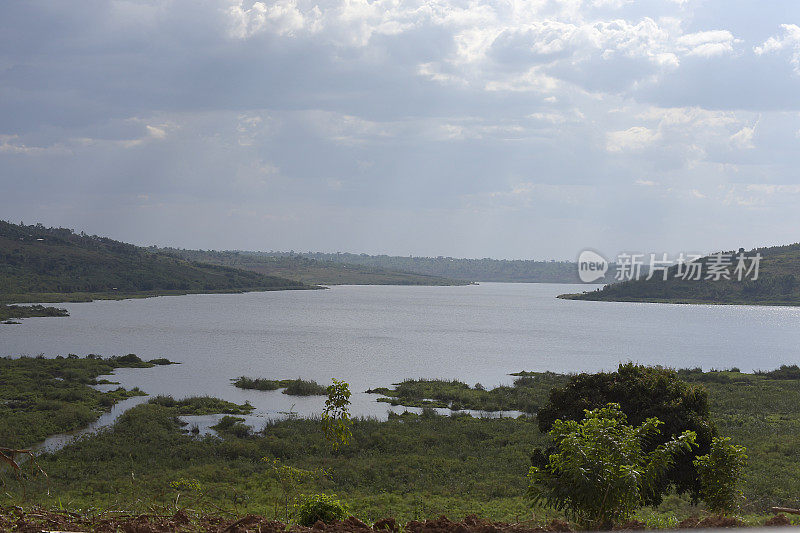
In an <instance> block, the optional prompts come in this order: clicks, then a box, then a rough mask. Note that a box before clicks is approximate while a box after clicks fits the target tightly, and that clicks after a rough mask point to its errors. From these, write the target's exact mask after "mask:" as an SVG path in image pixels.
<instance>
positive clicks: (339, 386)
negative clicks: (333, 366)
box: [322, 379, 352, 450]
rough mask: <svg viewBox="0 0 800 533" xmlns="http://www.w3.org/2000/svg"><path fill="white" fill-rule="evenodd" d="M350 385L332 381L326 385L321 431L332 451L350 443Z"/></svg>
mask: <svg viewBox="0 0 800 533" xmlns="http://www.w3.org/2000/svg"><path fill="white" fill-rule="evenodd" d="M349 405H350V385H348V384H347V382H346V381H339V380H337V379H334V380H333V384H331V385H328V399H327V400H325V411H323V413H322V431H323V434H324V435H325V440H327V441H328V442H329V443H330V445H331V447H332V448H333V449H334V450H337V449H338V448H339V446H345V445H347V444H348V443H349V442H350V437H352V433H351V432H350V424H351V422H350V412H349V411H348V407H349Z"/></svg>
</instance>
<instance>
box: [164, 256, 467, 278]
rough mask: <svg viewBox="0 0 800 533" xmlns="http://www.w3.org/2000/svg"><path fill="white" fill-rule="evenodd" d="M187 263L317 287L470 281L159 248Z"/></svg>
mask: <svg viewBox="0 0 800 533" xmlns="http://www.w3.org/2000/svg"><path fill="white" fill-rule="evenodd" d="M161 250H162V251H164V252H167V253H170V254H172V255H175V256H177V257H180V258H182V259H186V260H188V261H198V262H202V263H210V264H214V265H224V266H229V267H234V268H239V269H242V270H249V271H251V272H258V273H260V274H266V275H271V276H281V277H284V278H289V279H293V280H297V281H301V282H303V283H311V284H319V285H467V284H469V283H471V279H469V278H465V279H453V278H446V277H441V276H437V275H433V274H420V273H413V272H402V271H400V270H393V269H387V268H382V267H378V266H369V265H357V264H351V263H340V262H336V261H331V260H327V259H312V258H310V257H306V256H303V255H298V254H288V255H269V254H264V253H260V252H243V251H224V252H217V251H204V250H182V249H176V248H162V249H161Z"/></svg>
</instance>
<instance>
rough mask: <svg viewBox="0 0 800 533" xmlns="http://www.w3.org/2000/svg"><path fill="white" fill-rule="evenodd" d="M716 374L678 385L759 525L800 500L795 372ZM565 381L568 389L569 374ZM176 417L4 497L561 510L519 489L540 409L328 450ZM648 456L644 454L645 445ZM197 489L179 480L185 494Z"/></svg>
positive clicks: (131, 420) (280, 424) (671, 518)
mask: <svg viewBox="0 0 800 533" xmlns="http://www.w3.org/2000/svg"><path fill="white" fill-rule="evenodd" d="M718 373H722V374H726V375H728V376H729V377H730V378H731V380H730V381H724V380H705V378H703V377H702V376H703V375H704V374H708V373H707V372H702V371H700V372H699V373H698V372H690V373H688V374H687V376H686V377H685V378H684V380H685V381H687V382H688V385H686V386H687V387H689V388H690V389H691V388H693V387H697V388H702V389H703V390H705V391H706V393H707V407H708V410H709V415H708V416H709V420H710V421H711V423H713V425H714V426H715V427H716V428H717V433H718V435H724V436H727V437H731V442H732V443H735V444H736V445H738V446H744V447H746V448H747V455H748V457H749V459H748V461H747V463H746V464H744V465H743V466H742V468H741V475H740V476H739V478H738V479H739V482H740V483H739V484H738V485H736V489H737V490H740V491H741V493H742V495H743V500H741V501H740V506H739V510H738V512H739V513H741V515H740V516H742V517H743V520H744V521H745V522H746V523H748V524H750V523H753V524H756V523H759V524H763V521H764V516H763V513H765V512H766V511H768V510H769V508H770V507H772V506H785V507H798V506H800V498H799V497H798V494H800V464H798V462H797V459H796V458H797V457H798V456H800V414H798V412H797V405H800V381H796V380H787V379H772V378H768V377H766V376H763V375H753V374H742V373H740V372H737V371H736V370H735V369H729V370H725V371H720V372H718ZM654 375H658V374H657V373H656V374H654ZM518 377H524V376H518ZM528 377H530V376H528ZM548 379H549V378H548ZM560 379H562V380H563V381H562V382H561V385H560V386H561V387H563V386H564V385H565V384H567V383H568V382H569V380H570V379H571V377H570V376H561V377H560ZM659 382H660V381H659V379H655V380H654V381H653V383H655V384H658V383H659ZM545 383H548V380H547V379H545V380H542V387H541V388H542V394H543V395H544V396H543V397H544V398H545V400H544V402H543V405H544V403H546V402H547V398H548V397H549V388H548V387H546V386H544V384H545ZM669 383H670V380H667V381H666V383H665V386H666V385H668V384H669ZM470 388H472V389H475V390H480V388H479V387H477V386H475V387H470ZM550 388H552V387H550ZM634 390H636V389H634ZM666 390H670V389H669V387H668V386H666ZM670 397H671V396H669V395H666V396H664V398H670ZM678 398H679V399H680V398H682V396H678ZM168 405H169V406H168ZM677 405H678V406H679V405H680V402H678V403H677ZM622 411H623V412H625V409H624V407H623V408H622ZM180 412H181V410H180V409H179V408H178V405H177V403H171V402H161V404H159V403H147V404H143V405H140V406H137V407H135V408H133V409H131V410H129V411H128V412H126V413H125V414H124V415H123V416H122V417H121V418H120V420H119V421H118V423H117V424H116V425H115V426H113V427H112V428H110V429H108V430H105V431H101V432H99V433H97V434H93V435H91V436H87V437H84V438H81V439H79V440H78V441H77V442H75V443H73V444H71V445H69V446H67V447H66V448H65V449H63V450H61V451H59V452H58V453H56V454H52V455H45V456H41V457H39V459H38V461H39V464H40V465H41V466H42V468H43V469H44V470H45V471H46V472H47V473H48V476H49V477H48V478H47V479H45V478H43V477H42V476H33V477H31V478H30V479H28V480H27V482H26V483H27V485H26V493H25V495H23V493H22V492H23V491H22V490H21V488H19V487H17V486H15V485H14V484H8V485H7V486H6V488H5V489H4V490H6V491H7V494H6V495H5V496H4V498H6V499H5V500H4V501H8V502H10V503H15V504H23V505H31V504H35V503H41V504H43V505H45V506H50V507H52V506H62V507H64V508H70V509H73V508H88V507H94V508H101V509H103V508H124V509H128V510H142V511H144V510H150V509H153V508H154V507H155V508H158V507H159V506H162V505H163V506H172V505H174V500H175V498H176V491H175V489H173V488H172V487H171V485H170V483H171V482H173V481H175V480H180V479H187V480H197V482H198V483H199V486H200V487H202V490H201V492H202V495H203V497H202V502H200V503H197V504H196V505H197V506H199V507H200V508H201V509H202V508H204V507H202V506H207V507H205V508H206V509H208V510H211V511H214V512H219V510H220V509H222V510H224V511H230V512H237V513H239V514H240V515H241V514H243V513H245V512H253V513H258V514H262V515H266V516H274V517H275V518H280V519H284V517H286V516H288V515H290V514H291V511H290V509H293V506H292V502H293V501H294V498H295V497H296V496H297V495H299V494H303V493H304V494H319V493H324V494H336V495H337V496H338V497H339V498H341V500H342V501H346V502H347V503H348V507H349V508H350V511H351V513H352V514H353V515H355V516H358V517H359V518H361V519H362V520H364V521H367V522H369V521H374V520H376V519H379V518H384V517H387V516H394V517H396V518H397V519H398V521H401V522H402V521H408V520H412V519H420V518H435V517H438V516H440V515H442V514H445V515H448V516H450V517H461V516H465V515H467V514H471V513H477V514H479V515H480V516H484V517H487V518H490V519H494V520H504V521H508V522H520V521H523V520H527V519H531V518H534V517H535V520H536V521H538V522H537V523H541V522H542V521H548V520H549V519H551V518H555V517H560V516H561V513H560V512H559V511H555V510H549V509H546V508H543V507H540V506H538V505H537V506H533V507H531V503H530V501H529V500H528V499H527V498H526V497H525V492H526V490H527V485H528V483H527V480H526V478H525V473H526V472H527V471H528V470H529V469H530V467H531V465H532V462H531V460H532V457H531V455H532V451H533V450H534V449H536V448H539V449H547V448H548V446H552V444H553V443H552V442H551V441H550V440H549V438H548V435H546V434H544V433H542V432H541V431H540V430H539V427H538V421H537V420H536V418H535V417H530V416H523V417H520V418H496V419H490V418H486V419H481V418H474V417H471V416H469V415H466V414H463V413H453V414H452V415H451V416H440V415H437V414H436V413H435V412H434V411H433V410H432V409H426V410H423V412H422V413H421V414H419V415H416V414H412V413H402V414H390V415H389V419H388V420H386V421H379V420H370V419H367V420H365V419H352V420H351V425H350V428H349V429H350V432H351V437H350V442H349V444H348V445H346V446H341V447H340V448H339V449H337V450H333V449H332V447H331V446H330V444H329V443H328V442H327V441H326V440H325V439H324V438H323V435H322V432H321V424H322V422H321V420H320V419H290V420H283V421H274V420H271V421H266V422H265V424H264V426H263V427H256V428H250V427H247V426H245V424H243V423H242V421H241V420H237V416H238V415H241V414H243V413H238V414H237V413H233V414H232V415H231V416H232V418H233V419H232V420H226V419H225V418H224V417H223V419H222V420H225V422H224V423H222V425H221V427H219V428H217V433H216V435H193V434H192V433H190V432H188V431H185V429H183V428H182V426H181V424H180V423H179V420H178V419H177V417H178V416H179V413H180ZM664 412H665V413H667V411H664ZM626 415H627V419H628V423H629V424H631V425H633V426H634V427H636V425H640V424H641V423H638V424H636V425H634V424H633V423H632V420H633V417H632V416H630V415H628V414H627V413H626ZM222 420H221V422H222ZM581 420H582V419H581ZM576 422H580V420H576ZM670 424H674V422H672V421H670V420H665V424H664V425H662V426H660V429H661V431H662V435H663V434H664V433H666V431H667V427H668V426H669V425H670ZM242 426H244V427H242ZM709 451H710V449H709ZM644 453H650V449H649V448H648V447H645V448H644ZM704 455H706V453H703V454H700V457H703V456H704ZM692 456H694V454H692ZM263 458H269V460H268V461H269V462H267V461H265V460H263ZM692 458H696V457H692ZM272 461H277V464H279V465H280V466H281V467H283V466H285V467H287V469H298V470H302V471H307V472H317V471H321V470H322V469H324V471H325V475H319V476H316V475H315V476H311V477H310V478H308V479H304V480H303V481H301V482H299V483H297V484H292V483H289V485H287V487H288V488H285V489H284V488H282V482H281V480H280V478H279V476H277V475H276V474H275V472H274V471H273V468H272V466H271V462H272ZM676 461H684V459H681V458H678V459H676ZM48 487H49V490H50V492H49V493H48V492H47V489H48ZM196 492H197V491H196V490H194V489H191V490H189V489H185V490H184V491H183V492H182V493H181V494H183V496H181V499H183V498H189V497H190V496H191V495H192V494H195V493H196ZM285 494H289V497H288V498H286V497H285ZM703 496H704V495H703V494H702V493H701V494H700V497H701V500H702V498H703ZM212 504H213V505H212ZM192 505H195V503H194V500H193V503H192ZM710 510H711V508H710V507H709V506H707V504H705V503H703V502H702V501H701V502H700V503H699V504H698V505H697V506H696V505H693V504H692V502H691V498H690V496H689V495H688V494H685V495H678V494H675V492H674V491H672V490H669V491H667V492H666V494H665V495H664V499H663V501H662V502H661V503H660V504H659V505H657V506H648V507H645V508H642V509H639V510H638V511H637V512H636V513H635V514H634V515H633V518H635V519H639V520H642V521H644V522H645V523H647V524H648V525H653V526H657V525H659V524H660V525H663V526H664V527H666V526H670V527H672V526H674V525H676V523H677V521H679V520H682V519H684V518H687V517H689V516H692V515H702V514H703V513H704V512H707V511H710Z"/></svg>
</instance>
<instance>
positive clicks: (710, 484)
mask: <svg viewBox="0 0 800 533" xmlns="http://www.w3.org/2000/svg"><path fill="white" fill-rule="evenodd" d="M746 461H747V450H746V449H745V448H744V446H736V445H734V444H731V439H730V437H723V438H714V441H713V442H712V443H711V451H710V452H709V453H708V454H706V455H703V456H702V457H698V458H697V459H695V460H694V465H695V467H696V468H697V473H698V475H699V476H700V495H701V497H702V498H703V501H704V502H706V505H707V506H708V509H709V510H710V511H712V512H714V513H720V514H727V513H732V512H734V511H736V509H737V508H738V507H739V502H740V501H741V500H742V491H741V483H740V477H739V476H740V475H741V472H742V469H743V468H744V466H745V463H746Z"/></svg>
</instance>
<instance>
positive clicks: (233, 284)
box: [0, 221, 311, 303]
mask: <svg viewBox="0 0 800 533" xmlns="http://www.w3.org/2000/svg"><path fill="white" fill-rule="evenodd" d="M307 288H311V287H310V286H308V285H306V284H303V283H300V282H298V281H295V280H290V279H286V278H281V277H277V276H265V275H263V274H258V273H256V272H249V271H243V270H238V269H235V268H230V267H224V266H216V265H209V264H206V263H196V262H190V261H186V260H183V259H179V258H177V257H174V256H171V255H168V254H165V253H161V252H154V251H152V250H149V249H145V248H141V247H138V246H134V245H132V244H126V243H123V242H119V241H115V240H112V239H108V238H105V237H97V236H94V235H91V236H90V235H85V234H83V233H81V234H76V233H74V232H73V231H72V230H69V229H64V228H45V227H44V226H42V225H41V224H37V225H35V226H23V225H17V224H11V223H9V222H3V221H0V303H8V302H37V301H40V302H44V301H49V302H52V301H67V300H69V301H81V300H90V299H93V298H115V297H130V296H149V295H155V294H186V293H195V292H238V291H250V290H253V291H255V290H279V289H307Z"/></svg>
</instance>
